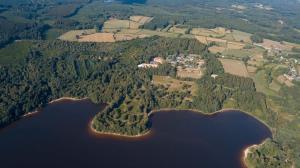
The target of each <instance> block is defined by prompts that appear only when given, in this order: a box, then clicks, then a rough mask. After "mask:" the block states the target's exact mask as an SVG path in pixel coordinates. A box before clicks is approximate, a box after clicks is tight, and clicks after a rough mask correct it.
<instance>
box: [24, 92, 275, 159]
mask: <svg viewBox="0 0 300 168" xmlns="http://www.w3.org/2000/svg"><path fill="white" fill-rule="evenodd" d="M85 99H88V98H82V99H80V98H73V97H61V98H59V99H55V100H52V101H51V102H49V103H48V104H51V103H55V102H59V101H62V100H72V101H79V100H85ZM230 110H235V111H240V110H238V109H233V108H226V109H221V110H218V111H216V112H213V113H209V114H207V113H204V112H202V111H200V110H197V109H176V108H162V109H156V110H152V111H151V112H150V113H149V114H148V116H149V117H150V116H151V115H152V114H154V113H158V112H167V111H190V112H195V113H201V114H202V115H206V116H211V115H215V114H218V113H224V112H228V111H230ZM38 112H39V110H35V111H33V112H29V113H27V114H25V115H23V117H28V116H31V115H34V114H36V113H38ZM240 112H242V113H245V114H247V115H250V116H251V117H254V118H255V119H257V120H258V121H260V122H261V123H263V124H264V125H265V126H267V127H268V128H269V129H270V130H271V132H272V128H271V127H270V126H269V125H268V124H266V123H265V122H264V121H262V120H261V119H259V118H257V117H256V116H254V115H252V114H251V113H249V112H245V111H240ZM88 127H89V130H90V131H91V132H92V133H94V134H95V135H111V136H117V137H124V138H140V137H144V136H146V135H149V134H150V133H151V129H149V130H147V131H146V132H144V133H141V134H137V135H126V134H121V133H114V132H102V131H97V130H96V129H95V128H93V120H91V121H90V123H89V126H88ZM265 142H266V139H265V140H263V141H262V142H261V143H259V144H253V145H250V146H248V147H246V148H245V149H244V150H243V157H242V158H241V159H242V162H243V164H246V162H245V161H246V159H247V157H248V154H249V153H250V150H251V149H252V148H258V147H259V146H261V145H263V144H264V143H265Z"/></svg>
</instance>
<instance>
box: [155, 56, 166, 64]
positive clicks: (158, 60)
mask: <svg viewBox="0 0 300 168" xmlns="http://www.w3.org/2000/svg"><path fill="white" fill-rule="evenodd" d="M153 61H154V62H156V63H159V64H163V63H164V62H165V60H164V59H163V58H162V57H155V58H154V59H153Z"/></svg>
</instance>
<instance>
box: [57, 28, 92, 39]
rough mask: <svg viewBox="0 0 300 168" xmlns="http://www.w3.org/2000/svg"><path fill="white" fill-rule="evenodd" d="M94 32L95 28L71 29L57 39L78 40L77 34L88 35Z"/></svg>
mask: <svg viewBox="0 0 300 168" xmlns="http://www.w3.org/2000/svg"><path fill="white" fill-rule="evenodd" d="M94 33H96V30H95V29H85V30H71V31H68V32H66V33H64V34H63V35H61V36H60V37H59V38H58V39H60V40H64V41H78V39H77V37H78V36H82V35H89V34H94Z"/></svg>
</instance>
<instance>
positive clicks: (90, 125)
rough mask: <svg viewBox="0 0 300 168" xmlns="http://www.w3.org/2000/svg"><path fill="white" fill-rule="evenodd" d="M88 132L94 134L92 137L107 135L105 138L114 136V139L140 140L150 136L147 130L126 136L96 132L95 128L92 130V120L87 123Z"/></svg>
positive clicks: (149, 131)
mask: <svg viewBox="0 0 300 168" xmlns="http://www.w3.org/2000/svg"><path fill="white" fill-rule="evenodd" d="M88 129H89V132H90V133H92V134H94V135H107V136H115V137H120V138H132V139H133V138H142V137H145V136H147V135H150V133H151V129H149V130H147V131H146V132H144V133H142V134H137V135H126V134H121V133H115V132H104V131H97V130H96V129H95V128H93V119H92V120H91V121H90V122H89V125H88Z"/></svg>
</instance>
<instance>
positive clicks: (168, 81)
mask: <svg viewBox="0 0 300 168" xmlns="http://www.w3.org/2000/svg"><path fill="white" fill-rule="evenodd" d="M153 84H154V85H163V86H164V87H166V88H168V91H170V92H173V91H181V90H183V88H186V90H188V91H189V92H190V93H191V94H192V95H193V96H194V95H196V91H197V85H196V83H195V82H192V81H182V80H177V79H174V78H172V77H169V76H156V75H155V76H153Z"/></svg>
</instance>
